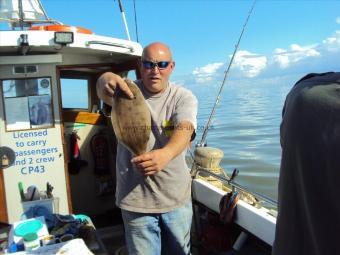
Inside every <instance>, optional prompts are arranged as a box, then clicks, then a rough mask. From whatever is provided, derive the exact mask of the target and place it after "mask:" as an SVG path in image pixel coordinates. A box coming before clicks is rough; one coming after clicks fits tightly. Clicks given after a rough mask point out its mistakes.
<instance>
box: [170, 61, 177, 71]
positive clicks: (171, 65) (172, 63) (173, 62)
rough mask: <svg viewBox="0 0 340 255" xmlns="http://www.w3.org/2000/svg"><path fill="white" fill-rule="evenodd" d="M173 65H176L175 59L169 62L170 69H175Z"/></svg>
mask: <svg viewBox="0 0 340 255" xmlns="http://www.w3.org/2000/svg"><path fill="white" fill-rule="evenodd" d="M175 65H176V63H175V61H172V62H171V64H170V67H171V70H174V69H175Z"/></svg>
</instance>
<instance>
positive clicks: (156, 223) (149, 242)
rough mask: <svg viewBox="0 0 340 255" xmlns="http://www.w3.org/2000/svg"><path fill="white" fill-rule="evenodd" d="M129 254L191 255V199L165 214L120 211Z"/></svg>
mask: <svg viewBox="0 0 340 255" xmlns="http://www.w3.org/2000/svg"><path fill="white" fill-rule="evenodd" d="M122 216H123V220H124V227H125V241H126V244H127V248H128V251H129V254H130V255H132V254H139V255H159V254H162V255H164V254H171V255H174V254H176V255H182V254H183V255H187V254H190V228H191V222H192V204H191V200H190V201H189V202H187V203H186V204H185V205H184V206H182V207H180V208H177V209H175V210H173V211H170V212H167V213H135V212H130V211H125V210H122Z"/></svg>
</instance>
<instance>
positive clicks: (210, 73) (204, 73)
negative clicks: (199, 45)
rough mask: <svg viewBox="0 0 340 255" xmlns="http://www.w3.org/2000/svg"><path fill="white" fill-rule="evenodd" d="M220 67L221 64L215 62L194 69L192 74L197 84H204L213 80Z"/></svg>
mask: <svg viewBox="0 0 340 255" xmlns="http://www.w3.org/2000/svg"><path fill="white" fill-rule="evenodd" d="M221 66H223V63H221V62H217V63H212V64H207V65H206V66H203V67H196V68H195V69H194V71H193V72H192V74H193V75H194V76H195V80H196V82H197V83H206V82H209V81H212V80H213V77H214V76H215V74H216V72H217V71H218V69H219V68H220V67H221Z"/></svg>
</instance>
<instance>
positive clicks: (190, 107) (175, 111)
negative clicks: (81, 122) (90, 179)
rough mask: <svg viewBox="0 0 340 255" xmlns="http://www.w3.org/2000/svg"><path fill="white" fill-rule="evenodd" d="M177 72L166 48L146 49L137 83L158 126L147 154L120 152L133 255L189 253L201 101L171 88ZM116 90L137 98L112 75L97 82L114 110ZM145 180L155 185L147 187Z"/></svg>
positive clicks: (122, 199) (121, 196)
mask: <svg viewBox="0 0 340 255" xmlns="http://www.w3.org/2000/svg"><path fill="white" fill-rule="evenodd" d="M174 68H175V62H174V61H173V59H172V54H171V50H170V48H169V47H168V46H167V45H165V44H163V43H160V42H155V43H152V44H150V45H148V46H146V47H145V48H144V50H143V54H142V58H141V61H140V71H141V80H137V81H136V84H137V85H138V86H139V88H140V90H141V92H142V93H143V95H144V98H145V100H146V103H147V105H148V106H149V109H150V112H151V118H152V122H153V123H154V124H155V127H153V129H152V132H151V135H150V139H149V141H148V145H147V151H148V152H147V153H145V154H143V155H140V156H137V157H133V155H132V154H131V153H130V152H129V151H128V150H127V149H126V148H125V147H124V146H123V145H122V144H118V148H117V164H116V175H117V187H116V204H117V206H118V207H120V208H121V209H122V216H123V220H124V226H125V238H126V243H127V247H128V251H129V254H143V255H144V254H190V227H191V221H192V206H191V177H190V171H189V168H188V166H187V165H186V162H185V154H186V150H187V148H188V146H189V144H190V140H191V137H192V136H193V133H194V130H195V128H196V125H197V122H196V115H197V100H196V98H195V96H194V95H193V94H192V93H191V92H190V91H189V90H187V89H185V88H183V87H180V86H176V85H174V84H171V83H169V78H170V75H171V73H172V71H173V70H174ZM118 87H119V89H121V90H122V91H124V92H125V93H126V94H127V95H128V96H129V97H131V98H133V94H132V93H131V91H130V90H129V88H128V86H127V84H126V83H125V81H124V79H122V78H121V77H120V76H118V75H116V74H113V73H104V74H103V75H102V76H101V77H100V78H99V79H98V82H97V94H98V96H99V98H101V99H102V100H103V101H104V102H105V103H106V104H108V105H111V106H112V96H113V94H114V90H115V89H116V88H118ZM169 127H173V130H172V132H168V130H169ZM134 166H135V168H134ZM134 169H138V172H136V170H134ZM141 175H142V176H149V178H148V179H149V180H150V181H151V182H153V184H154V185H146V183H145V178H140V176H141ZM151 186H152V187H151ZM155 187H156V190H154V188H155ZM151 188H152V190H151Z"/></svg>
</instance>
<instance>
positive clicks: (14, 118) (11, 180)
mask: <svg viewBox="0 0 340 255" xmlns="http://www.w3.org/2000/svg"><path fill="white" fill-rule="evenodd" d="M22 58H23V57H21V56H20V57H9V58H8V59H7V60H8V63H7V64H2V65H0V74H1V76H0V94H1V96H0V159H1V160H0V169H1V173H0V182H1V183H0V186H1V187H0V206H1V213H0V217H1V218H0V220H1V221H8V222H9V223H13V222H15V221H18V220H19V219H20V216H21V214H22V213H23V208H22V203H21V200H22V199H26V200H34V199H35V198H36V195H34V194H24V197H22V196H21V194H20V192H19V188H18V186H19V183H21V184H22V186H23V191H24V192H26V191H27V188H28V187H29V186H34V187H35V188H36V189H35V191H36V193H35V194H37V193H38V194H40V193H41V194H42V193H43V192H44V191H46V187H47V183H49V184H50V185H52V186H53V191H52V194H53V196H54V197H55V198H58V200H59V203H58V202H57V199H55V203H54V204H53V205H54V206H55V209H57V210H58V211H59V213H61V214H67V213H69V205H68V201H69V199H68V196H67V181H66V180H67V179H68V178H67V177H66V171H65V158H64V147H63V139H64V138H63V132H62V126H61V121H60V107H59V105H60V99H59V92H58V86H57V82H56V65H55V63H57V62H58V61H59V59H58V56H57V55H55V56H54V55H50V56H48V58H47V57H46V56H45V59H46V62H49V63H47V64H27V65H15V64H13V63H20V61H22ZM32 59H33V60H34V59H37V61H39V58H32ZM60 60H61V59H60ZM37 191H39V192H37Z"/></svg>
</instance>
